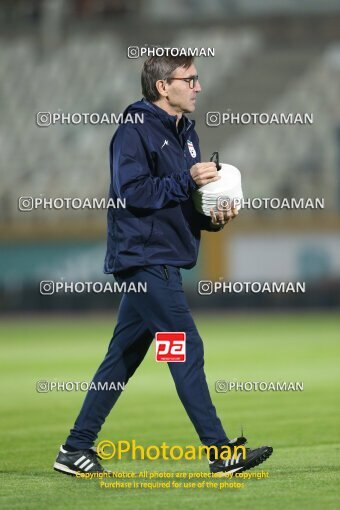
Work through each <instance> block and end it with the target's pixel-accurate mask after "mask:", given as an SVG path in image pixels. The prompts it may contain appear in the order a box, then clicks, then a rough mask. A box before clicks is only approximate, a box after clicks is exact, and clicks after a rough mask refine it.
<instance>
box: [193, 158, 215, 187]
mask: <svg viewBox="0 0 340 510" xmlns="http://www.w3.org/2000/svg"><path fill="white" fill-rule="evenodd" d="M190 174H191V177H192V178H193V179H194V181H195V183H196V184H197V186H204V185H205V184H208V183H209V182H214V181H218V180H219V179H220V178H221V177H220V176H219V175H218V171H217V168H216V163H214V162H213V161H209V162H208V163H196V165H194V166H192V167H191V168H190Z"/></svg>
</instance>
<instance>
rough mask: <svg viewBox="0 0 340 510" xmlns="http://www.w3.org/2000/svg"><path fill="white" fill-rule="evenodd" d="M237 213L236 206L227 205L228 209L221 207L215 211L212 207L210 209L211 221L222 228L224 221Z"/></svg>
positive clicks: (231, 218) (226, 221) (232, 217)
mask: <svg viewBox="0 0 340 510" xmlns="http://www.w3.org/2000/svg"><path fill="white" fill-rule="evenodd" d="M237 215H238V210H237V209H236V207H229V208H228V209H221V210H220V211H218V212H217V213H215V211H214V209H210V216H211V223H212V224H213V225H214V226H216V227H220V228H223V227H224V225H225V224H226V223H229V221H230V220H233V219H234V218H236V216H237Z"/></svg>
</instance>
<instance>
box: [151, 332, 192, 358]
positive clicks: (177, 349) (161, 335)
mask: <svg viewBox="0 0 340 510" xmlns="http://www.w3.org/2000/svg"><path fill="white" fill-rule="evenodd" d="M155 339H156V361H166V362H168V361H179V362H181V361H185V356H186V352H185V339H186V334H185V333H184V332H183V331H162V332H161V331H158V332H157V333H156V336H155Z"/></svg>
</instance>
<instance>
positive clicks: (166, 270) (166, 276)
mask: <svg viewBox="0 0 340 510" xmlns="http://www.w3.org/2000/svg"><path fill="white" fill-rule="evenodd" d="M163 269H164V274H165V278H166V279H167V280H169V273H168V268H167V267H166V266H163Z"/></svg>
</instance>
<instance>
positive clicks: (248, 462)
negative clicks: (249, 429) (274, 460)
mask: <svg viewBox="0 0 340 510" xmlns="http://www.w3.org/2000/svg"><path fill="white" fill-rule="evenodd" d="M246 442H247V440H246V438H245V437H243V436H241V437H237V438H236V439H232V440H231V441H229V443H228V444H227V445H226V446H229V447H230V448H231V456H230V457H231V458H230V459H226V460H222V459H221V458H219V455H220V454H221V453H223V452H224V455H225V456H227V454H226V450H225V449H223V446H222V447H218V457H217V459H216V455H215V453H214V452H212V451H211V452H210V460H209V467H210V471H211V473H213V476H216V477H220V476H228V474H231V475H232V476H233V473H236V472H237V473H241V472H242V471H247V470H248V469H251V468H254V467H256V466H258V465H259V464H261V463H262V462H264V461H265V460H267V459H268V457H270V456H271V454H272V453H273V448H272V447H271V446H261V447H260V448H255V449H254V450H252V449H250V448H245V458H243V457H244V456H243V452H242V451H240V449H238V450H235V453H234V454H233V449H234V448H235V447H236V446H241V445H244V444H245V443H246Z"/></svg>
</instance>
